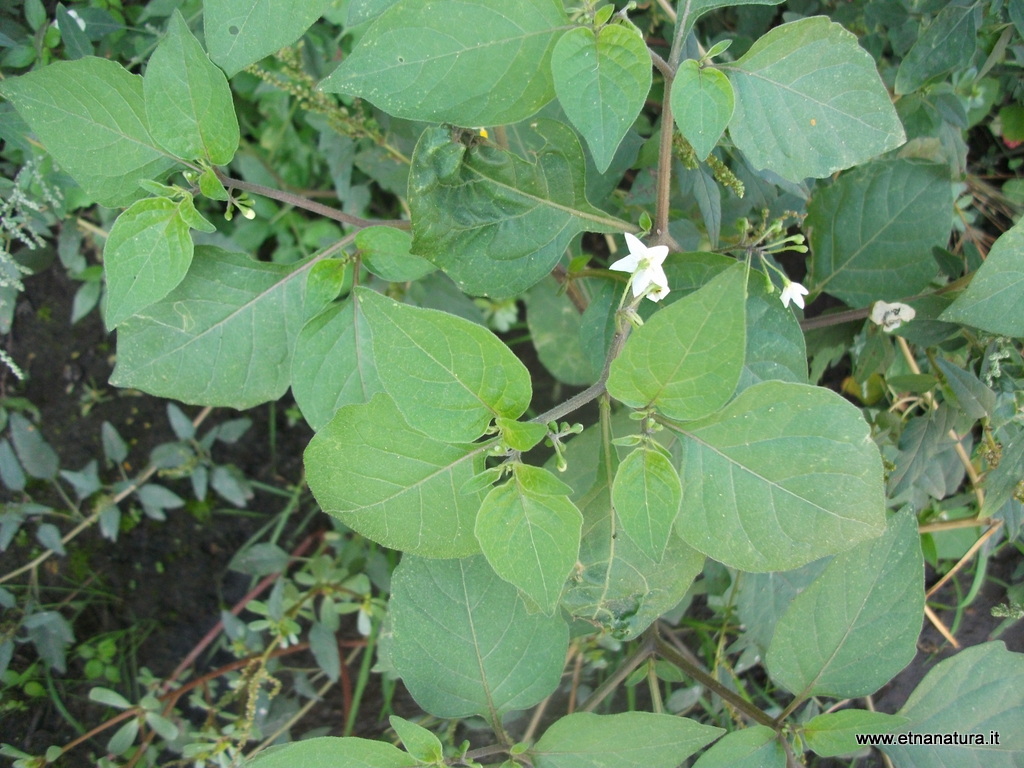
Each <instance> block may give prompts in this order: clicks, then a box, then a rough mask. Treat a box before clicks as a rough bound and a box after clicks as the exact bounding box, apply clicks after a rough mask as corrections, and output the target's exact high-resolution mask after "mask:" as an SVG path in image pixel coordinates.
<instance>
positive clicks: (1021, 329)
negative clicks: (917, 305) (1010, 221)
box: [940, 222, 1024, 337]
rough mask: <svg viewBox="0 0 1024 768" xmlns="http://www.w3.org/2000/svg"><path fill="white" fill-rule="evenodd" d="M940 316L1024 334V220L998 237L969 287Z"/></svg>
mask: <svg viewBox="0 0 1024 768" xmlns="http://www.w3.org/2000/svg"><path fill="white" fill-rule="evenodd" d="M940 319H942V320H948V321H950V322H954V323H965V324H967V325H973V326H974V327H975V328H981V329H982V330H983V331H988V332H989V333H995V334H1000V335H1004V336H1015V337H1020V336H1024V222H1017V224H1015V225H1014V226H1013V227H1012V228H1011V229H1009V230H1007V231H1006V232H1004V233H1003V234H1002V235H1001V236H1000V237H999V239H998V240H996V241H995V243H994V244H993V245H992V249H991V250H990V251H989V252H988V258H986V259H985V263H984V264H982V265H981V267H980V268H979V269H978V271H977V272H976V273H975V275H974V278H973V279H972V280H971V284H970V285H968V286H967V290H966V291H964V292H963V293H962V294H960V296H958V297H957V299H956V301H954V302H953V303H952V304H951V305H950V306H949V307H948V308H947V309H946V311H945V312H943V313H942V315H941V316H940Z"/></svg>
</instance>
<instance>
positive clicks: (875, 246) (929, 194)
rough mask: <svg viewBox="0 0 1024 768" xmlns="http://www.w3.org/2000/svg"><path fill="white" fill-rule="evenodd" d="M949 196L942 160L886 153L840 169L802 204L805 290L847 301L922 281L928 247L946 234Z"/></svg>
mask: <svg viewBox="0 0 1024 768" xmlns="http://www.w3.org/2000/svg"><path fill="white" fill-rule="evenodd" d="M952 202H953V193H952V188H951V187H950V183H949V171H948V169H947V168H946V167H945V166H939V165H933V164H931V163H921V162H917V161H913V160H886V161H880V162H875V163H869V164H868V165H864V166H861V167H860V168H855V169H854V170H852V171H850V172H849V173H844V174H842V175H841V176H840V177H839V179H838V180H837V181H836V182H835V183H834V184H832V185H831V186H829V187H825V188H823V189H822V190H821V191H820V192H818V193H817V194H815V195H814V198H813V199H812V200H811V202H810V204H809V205H808V215H807V226H808V227H809V228H810V230H811V238H810V245H811V254H812V256H811V268H810V271H811V274H810V277H809V279H808V280H807V284H808V287H811V288H812V290H822V291H827V292H828V293H831V294H832V295H833V296H836V297H838V298H840V299H842V300H843V301H844V302H846V303H847V304H849V305H850V306H852V307H866V306H869V305H871V304H872V303H874V302H875V301H878V300H883V301H893V300H895V299H899V298H902V297H904V296H909V295H912V294H914V293H917V292H919V291H920V290H922V289H923V288H925V287H927V286H928V284H929V283H930V282H931V280H932V278H933V277H935V273H936V272H937V271H938V267H937V266H936V264H935V260H934V259H932V257H931V250H932V248H933V247H934V246H937V245H945V243H946V240H947V238H948V237H949V227H950V211H951V209H950V206H951V205H952Z"/></svg>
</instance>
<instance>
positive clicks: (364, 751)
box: [246, 736, 422, 768]
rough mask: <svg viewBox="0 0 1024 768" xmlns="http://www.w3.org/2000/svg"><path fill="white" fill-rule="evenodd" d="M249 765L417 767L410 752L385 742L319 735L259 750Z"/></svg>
mask: <svg viewBox="0 0 1024 768" xmlns="http://www.w3.org/2000/svg"><path fill="white" fill-rule="evenodd" d="M246 764H247V765H248V766H249V768H296V766H302V768H336V767H337V766H342V765H343V766H347V767H349V768H417V766H420V765H422V763H420V761H419V760H417V759H416V758H415V757H413V756H412V755H410V754H408V753H406V752H403V751H402V750H400V749H399V748H398V747H396V746H395V745H394V744H388V743H387V742H386V741H371V740H370V739H357V738H354V737H348V738H338V737H336V736H320V737H319V738H314V739H303V740H302V741H293V742H292V743H290V744H279V745H277V746H275V747H270V749H265V750H263V751H262V752H259V753H258V754H257V755H256V757H254V758H252V759H251V760H249V761H248V762H247V763H246Z"/></svg>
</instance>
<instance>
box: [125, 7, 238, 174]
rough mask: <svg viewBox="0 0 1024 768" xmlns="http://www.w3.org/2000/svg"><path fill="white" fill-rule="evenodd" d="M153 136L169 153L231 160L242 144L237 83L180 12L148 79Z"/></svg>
mask: <svg viewBox="0 0 1024 768" xmlns="http://www.w3.org/2000/svg"><path fill="white" fill-rule="evenodd" d="M142 90H143V93H144V94H145V97H146V115H147V116H148V117H149V125H150V130H151V131H152V132H153V138H155V139H156V140H157V141H159V142H160V144H161V146H163V147H164V149H166V150H167V151H168V152H170V153H172V154H174V155H176V156H178V157H182V158H185V159H187V160H194V159H197V158H203V157H205V158H207V159H208V160H209V161H210V162H211V163H213V164H214V165H227V164H228V163H230V162H231V158H232V157H234V155H235V150H236V149H238V119H237V118H236V117H235V105H234V103H233V101H232V97H231V88H230V87H229V86H228V80H227V78H226V77H224V73H223V72H221V71H220V70H219V69H218V68H217V67H215V66H214V65H213V62H211V61H210V59H209V57H208V56H207V55H206V51H204V50H203V47H202V46H201V45H200V44H199V41H198V40H196V38H195V37H194V36H193V34H192V33H191V32H190V31H189V28H188V25H187V24H186V23H185V19H183V18H182V16H181V13H180V12H179V11H175V12H174V15H173V16H171V20H170V23H169V25H168V28H167V36H166V37H165V38H164V39H163V40H161V41H160V44H159V45H158V46H157V47H156V50H155V51H153V55H152V56H151V57H150V59H149V64H148V66H147V67H146V76H145V78H144V79H143V82H142Z"/></svg>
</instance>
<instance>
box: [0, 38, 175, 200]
mask: <svg viewBox="0 0 1024 768" xmlns="http://www.w3.org/2000/svg"><path fill="white" fill-rule="evenodd" d="M0 94H3V96H4V97H5V98H7V99H10V101H11V102H12V103H13V104H14V107H15V109H17V110H18V113H19V114H20V115H21V116H22V118H24V120H25V122H27V123H28V124H29V127H31V128H32V131H33V132H34V133H35V134H36V136H38V137H39V140H40V141H41V142H42V143H43V146H45V147H46V149H47V151H48V152H49V153H50V154H51V155H53V158H54V159H55V160H56V161H57V163H58V164H59V165H60V166H61V168H63V169H64V170H65V171H67V172H68V173H69V174H70V175H71V176H72V177H73V178H74V180H75V181H77V182H78V184H79V185H80V186H81V187H82V189H84V190H85V192H86V193H87V194H88V195H89V196H90V197H92V198H93V199H94V200H96V202H98V203H100V204H101V205H106V206H108V207H110V208H118V207H121V206H126V205H130V204H131V203H133V202H134V201H135V200H138V199H139V198H140V197H143V196H144V195H145V193H144V192H143V191H142V190H141V189H140V188H139V181H140V180H141V179H156V178H162V177H163V176H165V175H166V174H167V172H168V171H170V170H171V169H172V168H173V167H174V166H175V165H177V162H178V161H177V160H176V159H175V158H174V157H171V156H170V155H168V154H167V152H165V151H164V150H163V149H162V148H161V147H160V146H159V145H158V144H157V142H156V141H155V140H154V139H153V136H152V135H151V134H150V130H149V122H148V120H147V118H146V107H145V101H144V99H143V94H142V78H141V77H139V76H138V75H132V74H130V73H129V72H128V70H126V69H125V68H124V67H122V66H121V65H120V64H117V63H115V62H113V61H109V60H107V59H99V58H94V57H92V56H86V57H85V58H81V59H77V60H76V61H62V62H56V63H54V64H51V65H49V66H47V67H43V68H42V69H37V70H36V71H34V72H30V73H28V74H27V75H22V76H21V77H15V78H9V79H7V80H5V81H4V82H3V83H2V84H0Z"/></svg>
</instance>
